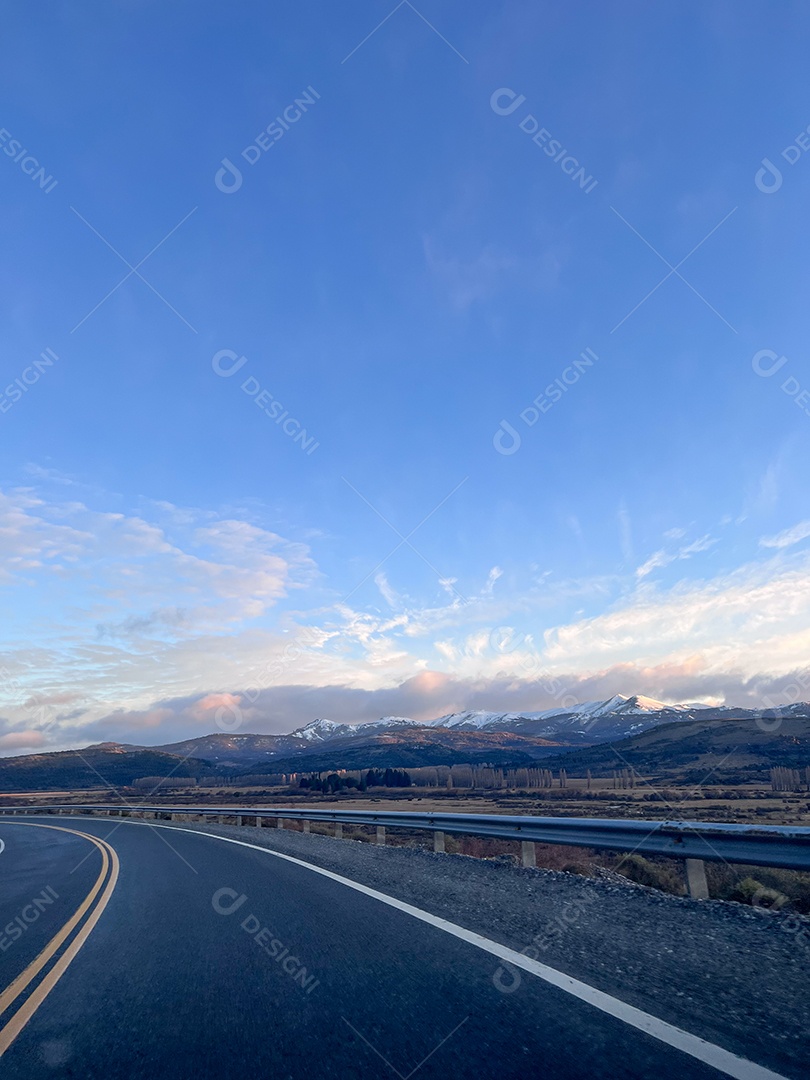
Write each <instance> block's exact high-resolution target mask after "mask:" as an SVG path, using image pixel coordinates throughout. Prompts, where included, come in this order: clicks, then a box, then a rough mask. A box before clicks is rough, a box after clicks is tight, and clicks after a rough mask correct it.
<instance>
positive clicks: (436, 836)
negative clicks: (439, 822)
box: [433, 829, 444, 855]
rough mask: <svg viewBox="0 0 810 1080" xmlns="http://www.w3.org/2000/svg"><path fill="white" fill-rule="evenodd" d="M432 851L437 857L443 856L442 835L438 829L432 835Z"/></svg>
mask: <svg viewBox="0 0 810 1080" xmlns="http://www.w3.org/2000/svg"><path fill="white" fill-rule="evenodd" d="M433 850H434V851H435V852H436V853H437V854H439V855H444V833H443V832H440V831H439V830H438V829H437V830H436V831H435V832H434V833H433Z"/></svg>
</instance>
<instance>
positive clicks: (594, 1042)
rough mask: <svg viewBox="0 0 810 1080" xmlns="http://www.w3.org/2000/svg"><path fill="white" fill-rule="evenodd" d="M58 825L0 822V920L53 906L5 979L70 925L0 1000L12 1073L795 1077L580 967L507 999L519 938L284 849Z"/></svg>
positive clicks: (35, 1076) (140, 829)
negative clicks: (508, 967) (502, 963)
mask: <svg viewBox="0 0 810 1080" xmlns="http://www.w3.org/2000/svg"><path fill="white" fill-rule="evenodd" d="M52 821H53V819H50V821H47V820H45V819H29V820H28V821H26V822H24V823H23V822H20V821H19V819H18V820H16V821H15V820H13V819H1V818H0V841H3V842H4V843H5V850H4V851H3V852H2V853H1V854H0V881H2V891H1V892H0V928H2V927H7V926H8V925H13V920H14V918H16V917H22V916H20V915H19V913H20V912H22V911H23V909H25V910H26V911H27V912H28V917H29V918H30V917H31V915H32V909H31V904H32V903H34V899H33V898H35V897H39V898H40V901H39V906H40V907H41V913H40V916H39V917H38V919H36V920H34V921H32V922H31V924H30V926H28V928H27V929H26V931H25V932H23V933H21V934H20V935H19V937H18V938H17V939H16V940H14V941H12V942H11V944H10V945H9V946H8V947H7V948H6V949H5V950H4V949H3V947H2V942H3V938H2V937H0V994H3V993H4V992H8V989H9V988H10V987H12V986H14V985H15V980H16V982H17V985H18V984H19V980H20V978H21V975H23V974H24V973H25V972H26V971H29V970H30V968H31V966H32V965H36V963H37V960H38V958H39V957H40V956H41V954H42V952H43V950H45V951H47V949H48V948H49V947H50V946H51V945H52V943H53V941H54V938H55V935H58V934H59V933H60V932H63V931H64V933H65V936H64V938H63V939H62V940H61V942H60V944H59V945H58V946H56V947H55V948H54V949H53V952H52V954H51V955H50V956H49V957H48V958H47V960H46V961H45V962H43V964H42V966H41V968H40V969H39V970H38V971H37V972H36V973H35V975H34V976H32V978H31V981H30V984H29V985H28V986H27V987H26V989H25V990H24V991H23V992H22V993H19V994H18V995H17V998H16V1001H15V1003H14V1004H13V1005H11V1006H10V1007H9V1008H8V1009H7V1010H6V1012H4V1013H0V1053H2V1055H3V1056H2V1061H0V1068H2V1070H3V1076H4V1078H8V1080H40V1078H45V1077H47V1078H49V1080H50V1078H53V1077H54V1076H59V1077H76V1078H79V1077H81V1078H88V1080H93V1078H102V1077H104V1078H106V1080H109V1078H113V1080H114V1078H119V1077H120V1078H122V1080H123V1078H127V1080H130V1078H138V1080H140V1078H143V1080H147V1078H148V1080H153V1078H155V1077H160V1078H161V1080H181V1078H182V1080H191V1078H192V1077H194V1078H198V1077H209V1076H210V1077H217V1078H218V1080H220V1078H222V1080H230V1078H234V1080H236V1078H237V1077H238V1078H239V1080H243V1078H244V1076H245V1075H246V1074H248V1073H251V1074H254V1075H261V1076H263V1077H273V1078H275V1077H278V1078H284V1080H287V1078H289V1080H298V1078H299V1077H300V1078H302V1080H303V1078H306V1080H311V1077H312V1076H313V1075H314V1074H315V1075H318V1076H326V1077H348V1076H354V1075H357V1074H359V1073H361V1072H362V1073H364V1074H367V1075H372V1076H375V1077H376V1076H379V1077H388V1076H391V1077H392V1078H394V1077H397V1076H398V1077H399V1078H400V1080H406V1078H408V1077H411V1076H414V1075H418V1077H419V1080H429V1078H439V1077H441V1078H442V1080H445V1078H447V1077H453V1078H456V1077H458V1078H466V1077H470V1078H472V1077H475V1078H477V1080H480V1078H481V1077H493V1078H494V1077H498V1078H499V1080H502V1078H504V1077H518V1076H521V1077H532V1076H535V1075H540V1074H543V1073H545V1072H547V1071H553V1073H554V1075H555V1077H561V1078H568V1077H571V1078H580V1077H589V1078H601V1077H604V1078H608V1077H610V1078H616V1077H627V1078H631V1077H633V1078H641V1077H644V1078H645V1080H646V1078H648V1077H650V1076H659V1077H664V1078H666V1077H670V1076H673V1077H674V1076H677V1077H678V1078H679V1080H691V1078H696V1080H699V1078H703V1077H707V1078H708V1077H718V1076H721V1075H732V1076H737V1077H739V1078H740V1080H769V1078H773V1077H776V1076H779V1075H791V1076H793V1075H795V1076H798V1075H800V1072H799V1071H794V1072H792V1073H791V1072H789V1071H786V1072H784V1073H781V1074H780V1073H777V1072H775V1071H769V1070H768V1069H766V1068H763V1067H762V1066H761V1065H758V1064H757V1063H755V1062H752V1061H749V1060H747V1059H745V1058H743V1057H739V1056H734V1055H731V1054H728V1053H727V1051H724V1049H723V1048H722V1047H717V1046H715V1045H713V1044H711V1043H708V1042H706V1043H701V1041H700V1040H697V1039H695V1037H694V1035H693V1034H692V1033H689V1032H684V1031H679V1029H677V1028H673V1027H671V1026H670V1025H667V1024H664V1023H663V1022H661V1021H658V1020H657V1018H655V1017H648V1018H646V1019H645V1018H644V1016H643V1014H641V1013H640V1012H639V1010H638V1009H632V1007H629V1006H623V1004H622V1003H621V1002H619V1001H617V1000H616V999H615V998H610V997H609V996H608V995H607V994H602V993H601V992H600V991H598V990H596V989H594V988H592V987H590V986H588V985H587V984H583V983H582V982H578V983H577V982H576V980H573V979H570V978H567V977H565V976H560V977H559V978H558V979H557V980H556V982H557V985H554V981H555V980H554V973H552V975H551V976H549V975H548V974H546V975H544V974H543V972H542V971H533V969H532V963H533V962H532V961H528V962H527V961H526V960H525V958H521V960H520V961H519V962H520V963H521V965H522V968H523V971H525V972H528V977H527V978H524V986H523V987H522V989H521V993H520V994H519V995H518V994H514V995H513V994H509V993H506V992H502V991H503V987H501V988H500V989H499V987H498V985H497V980H494V979H493V967H494V960H495V961H497V958H498V957H501V958H503V957H504V956H506V957H508V956H509V955H511V954H509V953H508V951H507V950H505V949H504V947H503V946H502V945H499V944H498V943H497V942H494V941H491V940H488V939H486V938H483V937H481V938H480V940H479V941H475V940H474V939H475V938H476V937H478V935H475V934H472V933H471V932H469V931H463V930H462V929H461V928H460V927H458V926H456V927H455V930H453V929H452V928H451V927H452V924H445V925H442V922H443V920H440V919H436V918H435V917H433V916H431V915H430V914H429V913H426V912H424V911H421V913H420V909H415V908H412V909H411V910H408V909H409V907H410V906H409V905H407V904H403V903H402V902H401V901H397V900H393V901H391V899H390V898H388V899H387V900H386V898H381V897H380V896H379V895H377V894H375V890H373V889H369V888H368V887H366V886H363V885H359V886H355V887H352V886H351V885H349V884H347V883H344V882H342V881H340V880H338V875H335V874H333V873H330V872H328V871H323V870H318V871H317V872H313V868H310V867H306V866H303V865H301V864H300V862H299V861H297V860H295V859H291V858H290V857H289V856H288V857H283V856H281V857H279V856H278V855H276V854H273V853H272V852H269V851H267V850H264V849H257V848H255V847H253V846H251V845H250V844H244V843H234V842H223V840H222V839H221V838H218V837H214V836H210V835H206V834H205V833H203V832H200V831H191V830H184V829H176V828H161V827H151V826H148V825H144V824H136V823H131V822H120V821H119V822H115V823H114V822H111V821H101V820H88V819H87V818H75V819H68V818H61V819H59V822H60V828H58V829H55V828H53V827H47V826H49V825H51V823H52ZM65 829H70V830H75V831H73V832H70V831H63V830H65ZM77 833H82V834H84V836H79V835H77ZM91 837H96V838H98V839H99V840H100V841H101V842H102V846H101V847H100V848H97V847H95V845H94V844H93V842H92V839H91ZM105 837H108V838H109V840H108V842H107V843H106V846H105V842H104V838H105ZM105 858H106V860H107V864H106V865H105ZM118 859H120V874H119V875H118V876H117V880H115V876H114V871H115V867H114V862H116V861H117V860H118ZM102 871H103V874H102ZM49 887H50V888H51V889H52V891H53V892H55V893H56V894H57V897H58V898H59V899H58V903H57V901H56V900H54V901H53V903H52V904H47V903H46V898H47V896H48V895H49V894H48V893H47V892H44V890H47V889H48V888H49ZM93 889H95V890H96V891H95V894H94V895H93V897H92V898H91V899H88V898H89V897H90V894H91V892H92V890H93ZM83 904H84V905H85V907H84V909H83V910H82V913H81V914H78V912H79V911H80V909H82V905H83ZM57 908H58V915H57ZM22 918H23V922H25V921H26V920H25V918H24V917H22ZM71 919H75V922H74V923H73V924H72V928H71V929H70V930H69V931H65V927H66V926H67V925H68V923H69V921H70V920H71ZM457 931H461V933H458V932H457ZM8 936H11V935H7V937H8ZM71 950H72V955H69V954H70V953H71ZM498 950H500V952H499V951H498ZM66 957H69V959H67V962H66V963H65V962H64V961H65V958H66ZM513 958H514V957H513ZM59 965H62V970H61V971H59V972H58V977H56V978H52V976H53V973H54V972H55V971H56V969H57V968H58V967H59ZM535 966H536V967H537V968H538V969H540V968H542V967H543V965H539V964H538V965H535ZM550 970H551V969H545V971H546V973H548V972H549V971H550ZM48 979H50V980H51V982H50V983H49V984H47V989H46V990H45V992H44V993H43V991H42V987H43V986H45V985H46V983H45V981H44V980H48ZM550 980H551V981H550ZM507 981H508V980H507ZM0 1003H2V998H1V997H0ZM26 1008H27V1014H26V1015H24V1018H23V1022H22V1023H20V1021H19V1020H16V1021H15V1017H17V1016H18V1015H19V1014H20V1009H26ZM639 1017H641V1019H639ZM10 1018H11V1019H10ZM10 1023H11V1024H12V1025H14V1024H15V1023H16V1025H17V1026H16V1027H11V1028H9V1024H10ZM645 1024H646V1025H647V1026H646V1030H645ZM7 1029H8V1030H7ZM673 1033H674V1035H673ZM4 1039H5V1041H6V1043H7V1046H6V1048H5V1051H4V1045H3V1040H4ZM679 1040H680V1041H679ZM673 1042H674V1043H675V1045H673ZM709 1062H711V1063H712V1064H709Z"/></svg>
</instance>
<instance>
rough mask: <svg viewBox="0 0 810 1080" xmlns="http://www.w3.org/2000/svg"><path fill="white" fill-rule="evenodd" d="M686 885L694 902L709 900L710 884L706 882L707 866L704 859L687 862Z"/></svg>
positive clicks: (688, 860)
mask: <svg viewBox="0 0 810 1080" xmlns="http://www.w3.org/2000/svg"><path fill="white" fill-rule="evenodd" d="M686 884H687V885H688V887H689V895H690V896H691V897H692V899H693V900H708V899H709V884H708V882H707V881H706V864H705V863H704V862H703V859H687V860H686Z"/></svg>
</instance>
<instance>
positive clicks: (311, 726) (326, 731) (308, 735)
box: [291, 719, 344, 742]
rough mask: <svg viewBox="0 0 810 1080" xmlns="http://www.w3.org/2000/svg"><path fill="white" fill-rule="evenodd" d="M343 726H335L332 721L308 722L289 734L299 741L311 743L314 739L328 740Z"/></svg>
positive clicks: (318, 720)
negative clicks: (303, 740) (304, 740)
mask: <svg viewBox="0 0 810 1080" xmlns="http://www.w3.org/2000/svg"><path fill="white" fill-rule="evenodd" d="M343 726H344V725H343V724H336V723H335V721H334V720H326V719H317V720H310V722H309V723H308V724H306V725H305V726H304V727H302V728H297V729H296V730H295V731H293V732H291V734H292V735H294V736H297V737H298V738H299V739H306V740H307V741H308V742H312V741H313V740H316V739H328V738H329V736H330V735H334V733H335V732H336V731H337V730H338V729H340V728H342V727H343Z"/></svg>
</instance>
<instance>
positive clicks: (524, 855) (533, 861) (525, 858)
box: [520, 840, 537, 867]
mask: <svg viewBox="0 0 810 1080" xmlns="http://www.w3.org/2000/svg"><path fill="white" fill-rule="evenodd" d="M520 856H521V862H522V863H523V865H524V866H529V867H534V866H537V849H536V848H535V846H534V841H533V840H521V842H520Z"/></svg>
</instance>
